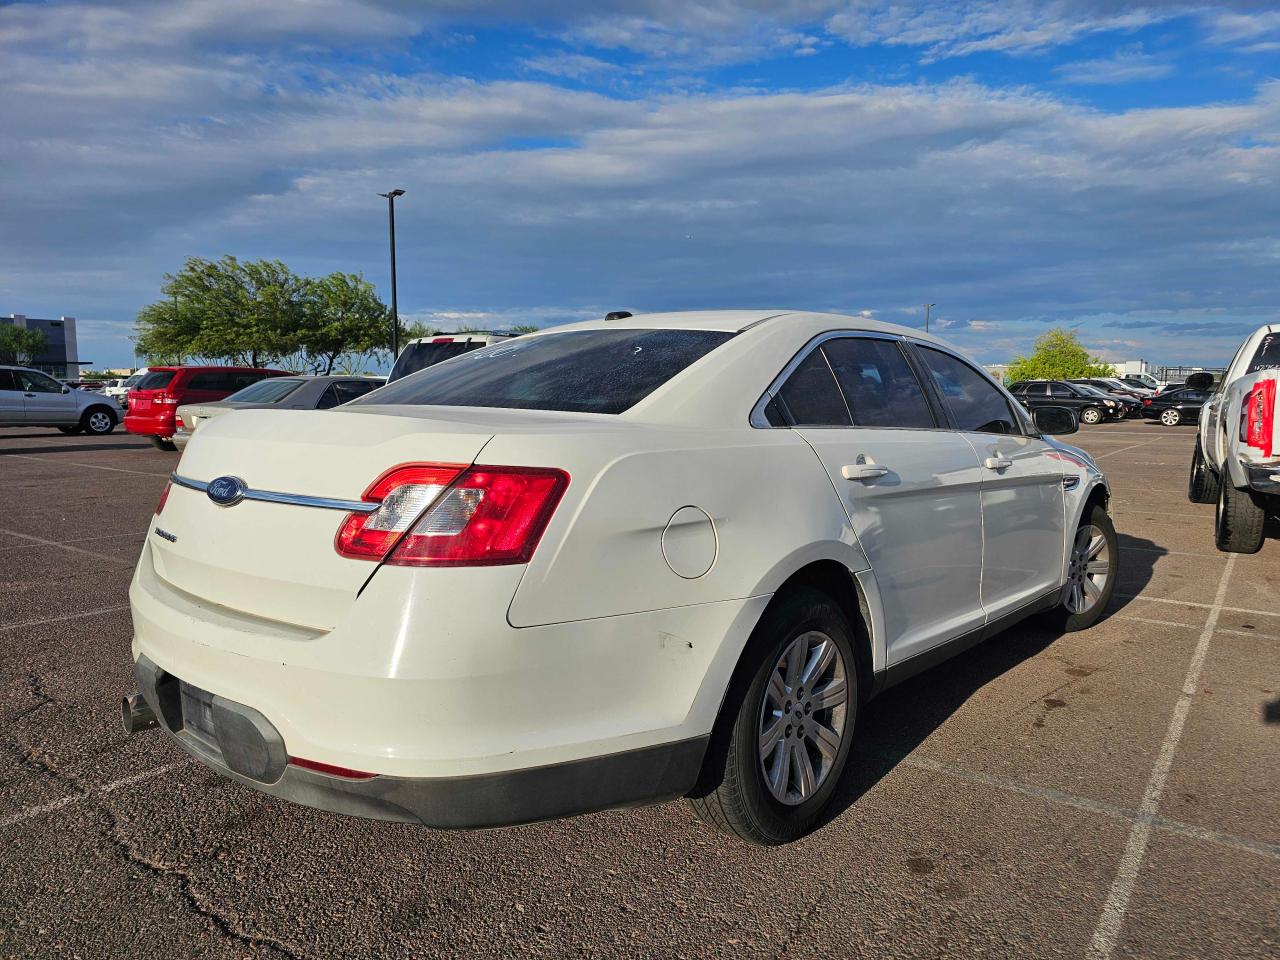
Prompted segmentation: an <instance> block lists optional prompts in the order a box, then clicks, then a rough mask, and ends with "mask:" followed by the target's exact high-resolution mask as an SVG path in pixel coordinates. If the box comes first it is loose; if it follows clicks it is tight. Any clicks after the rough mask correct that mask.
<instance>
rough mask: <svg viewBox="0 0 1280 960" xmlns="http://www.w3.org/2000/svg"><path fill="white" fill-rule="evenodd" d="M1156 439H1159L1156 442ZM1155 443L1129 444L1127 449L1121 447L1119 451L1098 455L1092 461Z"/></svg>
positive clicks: (1149, 441)
mask: <svg viewBox="0 0 1280 960" xmlns="http://www.w3.org/2000/svg"><path fill="white" fill-rule="evenodd" d="M1158 439H1159V438H1157V440H1158ZM1155 442H1156V440H1147V441H1146V442H1145V443H1131V444H1129V446H1127V447H1121V448H1120V449H1119V450H1108V451H1107V452H1106V453H1100V454H1098V455H1097V456H1096V457H1094V458H1093V459H1095V460H1101V459H1102V458H1103V457H1113V456H1115V455H1116V454H1117V453H1124V452H1125V451H1126V450H1134V449H1137V448H1138V447H1149V446H1151V444H1153V443H1155Z"/></svg>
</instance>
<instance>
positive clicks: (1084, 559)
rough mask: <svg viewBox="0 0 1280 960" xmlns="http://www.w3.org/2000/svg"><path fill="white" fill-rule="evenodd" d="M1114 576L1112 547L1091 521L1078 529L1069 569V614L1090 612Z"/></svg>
mask: <svg viewBox="0 0 1280 960" xmlns="http://www.w3.org/2000/svg"><path fill="white" fill-rule="evenodd" d="M1110 576H1111V549H1110V548H1109V547H1108V546H1107V538H1106V537H1105V536H1103V534H1102V531H1101V530H1100V529H1099V528H1098V527H1096V526H1094V525H1093V524H1092V523H1090V524H1086V525H1085V526H1082V527H1081V528H1080V529H1079V530H1077V531H1076V539H1075V543H1074V544H1072V547H1071V565H1070V567H1069V568H1068V570H1067V597H1066V606H1067V611H1068V612H1069V613H1073V614H1075V613H1087V612H1088V611H1090V610H1092V609H1093V607H1094V605H1095V604H1096V603H1097V602H1098V600H1099V599H1101V597H1102V594H1103V591H1104V590H1105V589H1106V586H1107V579H1108V578H1109V577H1110Z"/></svg>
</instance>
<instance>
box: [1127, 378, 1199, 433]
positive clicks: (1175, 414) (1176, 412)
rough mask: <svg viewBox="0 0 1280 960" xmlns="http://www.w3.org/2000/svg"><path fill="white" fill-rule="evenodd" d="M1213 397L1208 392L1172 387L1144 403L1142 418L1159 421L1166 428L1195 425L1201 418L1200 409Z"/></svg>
mask: <svg viewBox="0 0 1280 960" xmlns="http://www.w3.org/2000/svg"><path fill="white" fill-rule="evenodd" d="M1211 396H1213V394H1212V393H1211V392H1210V391H1208V390H1197V389H1195V388H1193V387H1170V388H1169V389H1167V390H1165V391H1163V392H1162V393H1159V394H1157V395H1156V396H1154V397H1149V398H1148V399H1146V400H1143V401H1142V416H1143V417H1145V418H1146V419H1148V420H1159V421H1160V422H1161V423H1163V424H1164V425H1165V426H1166V427H1176V426H1178V425H1179V424H1183V423H1195V422H1196V418H1198V417H1199V416H1200V408H1201V407H1203V406H1204V404H1205V401H1206V400H1208V399H1209V398H1210V397H1211Z"/></svg>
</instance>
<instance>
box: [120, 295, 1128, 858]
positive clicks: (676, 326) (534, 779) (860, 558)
mask: <svg viewBox="0 0 1280 960" xmlns="http://www.w3.org/2000/svg"><path fill="white" fill-rule="evenodd" d="M1076 425H1077V421H1076V418H1075V415H1074V413H1073V412H1072V411H1071V410H1069V409H1064V408H1062V407H1051V406H1045V407H1042V408H1040V409H1037V410H1036V411H1035V412H1034V414H1028V413H1027V412H1026V411H1025V410H1023V409H1022V407H1020V406H1019V405H1018V404H1017V403H1016V402H1014V400H1013V398H1012V397H1010V396H1009V394H1008V393H1006V392H1005V390H1004V389H1003V388H1002V387H1000V386H999V385H998V384H997V383H995V381H993V380H992V379H991V378H990V377H989V376H988V375H987V374H986V373H984V372H983V370H982V369H981V367H979V366H977V365H976V364H974V363H973V362H971V361H970V360H968V359H966V358H965V357H964V356H962V355H961V354H960V353H958V352H957V351H956V350H955V349H954V348H953V347H951V346H950V345H948V344H947V343H946V342H945V341H943V340H940V339H938V338H937V337H934V336H931V335H929V334H927V333H922V332H921V331H918V330H914V329H908V328H905V327H897V326H891V325H888V324H882V323H877V322H876V321H873V320H867V319H864V318H861V317H840V316H832V315H818V314H804V313H791V314H786V313H784V314H777V313H768V312H761V311H754V312H753V311H725V312H706V313H692V314H665V315H664V314H657V315H650V316H636V317H627V318H625V319H622V320H619V321H612V322H608V321H593V322H587V323H581V324H575V325H572V326H567V327H561V328H555V329H552V330H547V331H541V332H538V333H535V334H532V335H529V336H526V337H521V338H520V339H519V340H515V341H508V342H504V343H500V344H495V345H493V346H491V347H489V348H487V349H483V350H478V351H475V352H473V353H468V354H465V355H463V356H459V357H456V358H454V359H452V360H450V361H449V362H448V363H442V364H439V365H436V366H434V367H432V368H430V369H427V370H423V371H420V372H419V373H417V374H415V375H414V376H412V377H407V378H405V379H402V380H399V381H396V382H395V383H391V384H388V385H387V386H386V387H384V388H383V389H381V390H378V391H377V392H375V393H372V394H370V395H368V396H366V397H363V398H361V399H358V400H356V401H354V402H352V403H349V404H346V405H344V406H343V407H341V408H339V409H336V410H329V411H325V412H317V411H307V410H278V409H262V410H244V411H239V412H237V413H236V414H235V415H234V416H228V417H220V418H218V419H216V420H214V421H212V422H210V423H207V424H205V425H203V426H201V427H200V431H199V433H200V437H199V440H198V442H196V443H192V444H191V445H190V446H188V447H187V450H186V452H185V454H184V455H183V459H182V462H181V463H180V464H179V466H178V469H177V471H176V472H175V473H174V475H173V477H172V481H171V485H170V486H168V487H167V488H166V489H165V491H164V493H163V494H162V495H161V497H160V502H159V504H158V505H157V507H156V513H155V516H153V517H152V518H151V520H150V522H149V523H148V524H147V537H146V542H145V546H144V548H143V551H142V555H141V557H140V558H139V563H138V567H137V571H136V574H135V576H134V580H133V583H132V586H131V588H130V601H131V605H132V610H133V624H134V642H133V655H134V658H135V661H136V667H135V673H136V676H137V680H138V683H139V685H140V689H141V693H140V695H135V696H132V697H128V698H126V699H125V701H124V704H123V713H124V719H125V723H126V728H127V729H130V730H137V729H141V728H143V727H147V726H152V725H159V726H161V727H162V728H163V729H164V730H166V731H168V733H169V734H171V735H172V736H173V737H174V738H175V739H176V741H177V743H178V744H180V745H181V746H182V747H183V748H185V749H186V750H187V751H188V752H189V753H191V754H192V755H193V756H194V757H196V758H197V759H198V760H200V761H201V762H202V763H204V764H206V765H208V766H209V767H211V768H212V769H213V770H215V771H217V772H219V773H221V774H223V775H225V776H228V777H231V778H232V779H235V780H237V781H239V782H240V783H242V784H246V785H249V786H252V787H255V788H257V789H259V790H262V791H265V792H267V793H269V794H273V795H275V796H277V797H282V798H286V799H290V800H293V801H295V802H298V803H303V804H307V805H310V806H314V807H320V808H323V809H327V810H333V811H339V812H342V813H347V814H355V815H360V816H367V817H378V818H384V819H390V820H400V821H407V822H416V823H423V824H428V825H432V826H439V827H482V826H493V825H498V824H510V823H518V822H525V821H533V820H543V819H548V818H552V817H558V816H565V815H569V814H573V813H579V812H583V811H588V810H601V809H606V808H612V807H625V806H633V805H636V804H639V803H645V802H655V801H660V800H666V799H672V798H675V797H679V796H682V795H687V796H689V797H690V798H691V799H692V801H693V805H694V809H695V810H696V811H698V813H699V815H700V816H702V817H703V818H704V819H705V820H707V821H708V822H709V823H711V824H713V825H714V826H716V827H719V828H721V829H724V830H726V831H728V832H730V833H732V834H735V835H737V836H739V837H741V838H743V839H746V840H749V841H751V842H756V843H782V842H786V841H789V840H793V839H795V838H797V837H799V836H800V835H802V834H803V833H805V832H806V831H808V830H810V829H811V828H813V827H814V826H815V825H816V824H818V823H819V822H820V819H821V817H822V816H823V813H824V811H825V810H826V809H827V808H828V806H829V805H830V803H831V801H832V799H833V794H834V793H835V791H836V789H837V784H838V783H839V780H840V775H841V772H842V771H843V769H844V767H845V765H846V762H847V761H848V758H849V750H850V745H851V743H852V739H853V734H854V729H855V726H856V723H857V721H858V718H859V716H860V715H861V712H862V711H863V710H864V709H865V708H866V701H867V699H868V698H869V697H871V696H872V695H874V693H875V692H876V691H878V690H882V689H884V688H885V687H887V686H889V685H891V684H893V683H895V682H897V681H899V680H902V679H904V678H905V677H907V676H910V675H912V674H914V673H916V672H917V671H920V670H924V669H927V668H928V667H930V666H932V665H933V664H936V663H938V662H940V661H942V660H944V659H946V658H947V657H950V656H951V655H953V654H956V653H959V652H960V651H962V650H964V649H966V648H968V647H969V646H971V645H973V644H975V643H977V642H979V641H981V640H983V639H985V638H987V637H989V636H991V635H993V634H995V633H997V632H998V631H1000V630H1003V629H1005V628H1006V627H1008V626H1010V625H1012V624H1014V623H1016V622H1018V621H1020V620H1021V619H1023V618H1024V617H1027V616H1030V615H1033V614H1037V613H1043V614H1045V615H1046V616H1049V617H1051V618H1052V619H1053V622H1054V623H1056V624H1058V625H1059V626H1060V627H1061V628H1062V629H1066V630H1073V629H1080V628H1083V627H1086V626H1089V625H1090V624H1092V623H1094V622H1095V621H1097V620H1098V619H1099V618H1100V617H1101V616H1102V615H1103V611H1104V610H1105V609H1106V606H1107V601H1108V597H1109V596H1110V594H1111V591H1112V587H1113V585H1114V583H1115V577H1116V574H1117V565H1118V563H1119V554H1118V545H1117V541H1116V535H1115V531H1114V528H1113V526H1112V523H1111V519H1110V517H1109V516H1108V513H1107V504H1108V498H1109V491H1108V487H1107V483H1106V479H1105V478H1104V477H1103V475H1102V472H1101V471H1100V470H1099V469H1098V467H1097V466H1096V464H1095V463H1094V462H1093V460H1092V459H1090V457H1089V456H1088V454H1086V453H1084V452H1083V451H1080V450H1078V449H1076V448H1074V447H1071V446H1068V445H1066V444H1064V443H1060V442H1058V441H1056V440H1055V439H1053V438H1052V437H1051V436H1049V434H1053V433H1069V432H1072V431H1074V430H1075V429H1076ZM279 437H287V438H288V442H287V443H278V442H263V441H264V439H270V440H274V439H275V438H279Z"/></svg>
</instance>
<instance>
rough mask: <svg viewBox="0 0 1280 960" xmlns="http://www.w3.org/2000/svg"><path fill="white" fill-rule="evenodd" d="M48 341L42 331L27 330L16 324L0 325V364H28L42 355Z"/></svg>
mask: <svg viewBox="0 0 1280 960" xmlns="http://www.w3.org/2000/svg"><path fill="white" fill-rule="evenodd" d="M48 345H49V339H48V337H46V336H45V335H44V331H43V330H28V329H27V328H26V327H20V326H18V325H17V324H16V323H0V362H3V363H19V364H24V365H25V364H28V363H31V362H33V361H34V360H35V358H36V357H38V356H40V354H42V353H44V350H45V347H47V346H48Z"/></svg>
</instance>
